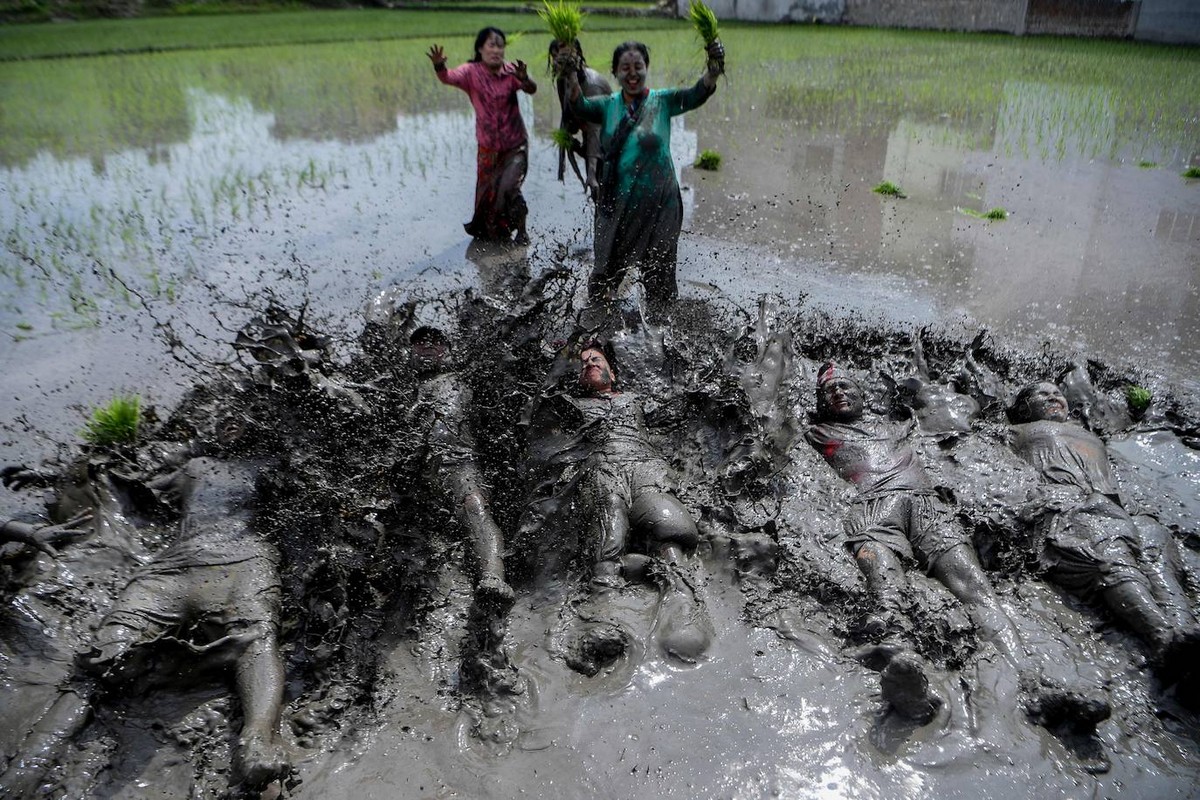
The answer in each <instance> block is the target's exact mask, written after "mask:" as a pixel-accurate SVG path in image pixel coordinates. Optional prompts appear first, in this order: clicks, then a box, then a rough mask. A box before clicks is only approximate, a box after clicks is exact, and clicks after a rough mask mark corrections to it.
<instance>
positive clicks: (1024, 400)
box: [1007, 381, 1049, 425]
mask: <svg viewBox="0 0 1200 800" xmlns="http://www.w3.org/2000/svg"><path fill="white" fill-rule="evenodd" d="M1048 382H1049V381H1033V382H1032V383H1027V384H1025V385H1024V386H1022V387H1021V389H1020V391H1018V392H1017V396H1016V397H1014V398H1013V401H1012V405H1010V406H1009V407H1008V409H1007V413H1008V421H1009V422H1011V423H1013V424H1014V425H1021V424H1023V423H1026V422H1033V421H1034V418H1033V413H1032V412H1031V411H1030V409H1029V398H1031V397H1033V393H1034V392H1036V391H1037V388H1038V387H1039V386H1041V385H1042V384H1044V383H1048Z"/></svg>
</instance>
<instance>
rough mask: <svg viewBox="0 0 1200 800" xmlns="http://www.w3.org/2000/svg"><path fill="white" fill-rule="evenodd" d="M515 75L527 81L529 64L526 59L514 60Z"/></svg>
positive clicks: (522, 80) (520, 79) (523, 81)
mask: <svg viewBox="0 0 1200 800" xmlns="http://www.w3.org/2000/svg"><path fill="white" fill-rule="evenodd" d="M513 75H514V76H516V79H517V80H519V81H520V82H521V83H525V82H526V81H528V80H529V66H528V65H527V64H526V63H525V62H524V61H521V60H520V59H518V60H516V61H514V62H513Z"/></svg>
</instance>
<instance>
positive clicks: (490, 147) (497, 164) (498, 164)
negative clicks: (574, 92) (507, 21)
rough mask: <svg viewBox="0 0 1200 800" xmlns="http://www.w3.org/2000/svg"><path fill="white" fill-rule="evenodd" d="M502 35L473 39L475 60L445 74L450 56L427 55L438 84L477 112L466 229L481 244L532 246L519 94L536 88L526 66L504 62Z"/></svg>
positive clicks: (437, 49)
mask: <svg viewBox="0 0 1200 800" xmlns="http://www.w3.org/2000/svg"><path fill="white" fill-rule="evenodd" d="M505 41H506V40H505V37H504V32H503V31H502V30H500V29H499V28H492V27H487V28H484V29H483V30H481V31H480V32H479V34H478V35H477V36H476V37H475V56H474V57H473V58H472V59H471V60H470V61H468V62H467V63H466V64H463V65H461V66H458V67H455V68H454V69H447V68H446V53H445V51H444V50H442V47H441V45H437V44H435V45H433V46H432V47H430V48H429V52H428V53H427V55H428V56H429V60H430V61H432V62H433V70H434V73H435V74H436V75H437V78H438V80H439V81H441V82H442V83H445V84H449V85H450V86H457V87H458V88H460V89H462V90H463V91H464V92H466V93H467V95H468V96H469V97H470V98H471V105H472V106H474V108H475V139H476V141H477V142H478V143H479V157H478V160H477V162H476V180H475V215H474V216H473V217H472V218H471V221H470V222H468V223H467V224H466V225H464V226H463V227H464V228H466V230H467V233H469V234H470V235H471V236H473V237H475V238H477V239H502V240H508V239H511V238H512V237H513V233H514V232H515V233H516V240H517V241H518V242H520V243H522V244H525V243H528V242H529V234H528V232H527V231H526V230H525V217H526V215H527V214H528V211H529V209H528V206H526V205H525V198H524V197H522V196H521V184H522V183H524V181H525V172H526V170H527V169H528V167H529V158H528V150H529V143H528V141H529V140H528V136H527V135H526V133H525V123H524V122H523V121H522V120H521V112H520V109H519V108H518V106H517V92H518V91H521V92H525V93H527V94H533V93H534V92H536V91H537V84H536V83H534V82H533V80H532V79H531V78H530V77H529V73H528V72H527V70H526V68H525V62H523V61H517V62H516V63H507V62H505V60H504V46H505Z"/></svg>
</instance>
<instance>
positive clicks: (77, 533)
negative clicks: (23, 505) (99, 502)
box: [0, 512, 92, 556]
mask: <svg viewBox="0 0 1200 800" xmlns="http://www.w3.org/2000/svg"><path fill="white" fill-rule="evenodd" d="M91 521H92V515H91V512H85V513H83V514H80V515H78V516H76V517H73V518H71V519H69V520H67V521H66V522H63V523H61V524H59V525H34V524H33V523H29V522H21V521H19V520H15V519H10V520H8V521H7V522H3V523H0V541H4V542H19V543H21V544H25V545H29V546H30V547H34V548H36V549H38V550H40V551H42V552H43V553H46V554H47V555H50V556H53V555H55V551H54V550H53V549H52V548H51V546H50V545H55V544H62V543H64V542H69V541H71V540H72V539H78V538H80V537H82V536H87V535H88V534H89V533H90V532H91V531H90V530H88V529H87V528H85V527H82V526H85V525H87V524H88V523H90V522H91Z"/></svg>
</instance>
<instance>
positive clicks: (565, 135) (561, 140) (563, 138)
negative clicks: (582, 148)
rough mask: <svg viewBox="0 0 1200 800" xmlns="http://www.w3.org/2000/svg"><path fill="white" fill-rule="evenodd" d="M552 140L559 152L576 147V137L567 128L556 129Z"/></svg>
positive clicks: (551, 135)
mask: <svg viewBox="0 0 1200 800" xmlns="http://www.w3.org/2000/svg"><path fill="white" fill-rule="evenodd" d="M550 139H551V140H552V141H553V142H554V144H555V146H556V147H557V148H558V149H559V150H570V149H571V148H573V147H574V146H575V137H574V136H572V135H571V134H570V133H569V132H568V131H567V129H566V128H555V129H554V132H553V133H551V134H550Z"/></svg>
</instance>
